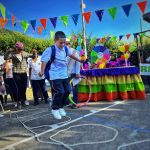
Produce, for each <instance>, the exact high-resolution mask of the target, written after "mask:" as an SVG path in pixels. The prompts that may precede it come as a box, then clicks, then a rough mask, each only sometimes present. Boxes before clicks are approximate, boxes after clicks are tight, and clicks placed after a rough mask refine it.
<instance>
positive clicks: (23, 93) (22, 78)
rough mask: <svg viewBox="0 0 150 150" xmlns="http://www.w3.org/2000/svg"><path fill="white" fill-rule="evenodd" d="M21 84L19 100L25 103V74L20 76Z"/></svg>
mask: <svg viewBox="0 0 150 150" xmlns="http://www.w3.org/2000/svg"><path fill="white" fill-rule="evenodd" d="M21 83H22V95H21V100H22V102H23V103H25V101H26V90H27V74H26V73H22V74H21Z"/></svg>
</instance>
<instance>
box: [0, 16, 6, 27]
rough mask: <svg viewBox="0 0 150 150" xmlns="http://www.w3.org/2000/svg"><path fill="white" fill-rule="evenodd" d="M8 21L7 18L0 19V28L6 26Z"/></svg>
mask: <svg viewBox="0 0 150 150" xmlns="http://www.w3.org/2000/svg"><path fill="white" fill-rule="evenodd" d="M7 22H8V19H7V18H0V28H2V29H3V28H4V27H5V25H6V24H7Z"/></svg>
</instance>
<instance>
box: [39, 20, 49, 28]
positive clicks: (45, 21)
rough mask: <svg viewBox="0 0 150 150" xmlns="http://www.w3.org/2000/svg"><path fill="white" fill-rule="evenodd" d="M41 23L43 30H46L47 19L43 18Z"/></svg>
mask: <svg viewBox="0 0 150 150" xmlns="http://www.w3.org/2000/svg"><path fill="white" fill-rule="evenodd" d="M40 22H41V24H42V26H43V28H44V29H46V23H47V19H46V18H41V19H40Z"/></svg>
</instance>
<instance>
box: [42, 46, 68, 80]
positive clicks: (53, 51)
mask: <svg viewBox="0 0 150 150" xmlns="http://www.w3.org/2000/svg"><path fill="white" fill-rule="evenodd" d="M64 48H65V52H66V57H67V54H68V48H67V46H65V47H64ZM51 50H52V53H51V57H50V60H49V61H48V62H47V64H46V67H45V71H44V76H45V79H47V80H50V76H49V70H50V69H51V64H52V62H53V61H54V60H55V56H56V49H55V45H52V46H51Z"/></svg>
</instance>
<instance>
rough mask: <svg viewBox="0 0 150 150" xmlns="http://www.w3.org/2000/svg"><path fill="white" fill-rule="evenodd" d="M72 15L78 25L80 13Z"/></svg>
mask: <svg viewBox="0 0 150 150" xmlns="http://www.w3.org/2000/svg"><path fill="white" fill-rule="evenodd" d="M71 17H72V20H73V22H74V24H75V25H77V23H78V19H79V14H74V15H72V16H71Z"/></svg>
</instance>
